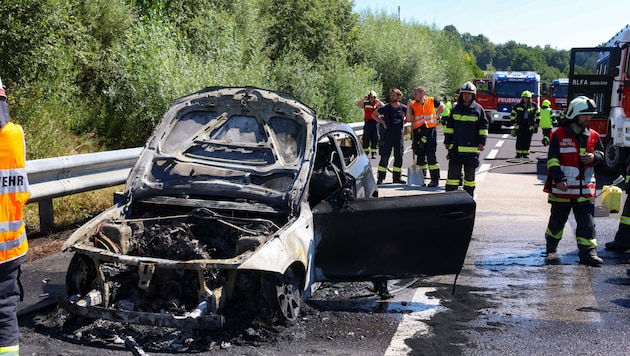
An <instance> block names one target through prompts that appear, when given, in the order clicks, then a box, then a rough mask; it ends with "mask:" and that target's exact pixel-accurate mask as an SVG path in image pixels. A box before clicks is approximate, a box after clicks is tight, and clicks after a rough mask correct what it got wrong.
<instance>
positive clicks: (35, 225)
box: [24, 185, 124, 235]
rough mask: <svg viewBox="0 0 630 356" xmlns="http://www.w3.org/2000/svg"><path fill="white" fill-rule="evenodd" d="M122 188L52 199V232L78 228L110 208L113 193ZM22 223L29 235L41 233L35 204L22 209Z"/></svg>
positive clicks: (37, 207) (121, 186) (122, 186)
mask: <svg viewBox="0 0 630 356" xmlns="http://www.w3.org/2000/svg"><path fill="white" fill-rule="evenodd" d="M123 188H124V185H117V186H114V187H109V188H103V189H98V190H93V191H90V192H85V193H79V194H73V195H68V196H64V197H60V198H55V199H53V210H54V217H55V218H54V224H55V226H54V228H53V232H55V231H61V230H69V229H74V228H77V227H79V226H80V225H81V224H83V223H84V222H86V221H87V220H89V219H91V218H92V217H94V216H96V215H98V214H99V213H101V212H102V211H103V210H105V209H107V208H109V207H110V206H112V205H113V197H114V193H115V192H118V191H122V190H123ZM24 222H25V223H26V229H27V232H28V234H29V235H36V234H41V233H42V231H41V227H40V224H39V206H38V204H37V203H31V204H27V205H26V207H25V208H24Z"/></svg>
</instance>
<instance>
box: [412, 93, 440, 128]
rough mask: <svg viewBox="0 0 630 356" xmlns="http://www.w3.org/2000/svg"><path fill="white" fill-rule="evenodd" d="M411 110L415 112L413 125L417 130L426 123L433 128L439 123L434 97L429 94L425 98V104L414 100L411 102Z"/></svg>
mask: <svg viewBox="0 0 630 356" xmlns="http://www.w3.org/2000/svg"><path fill="white" fill-rule="evenodd" d="M411 111H412V112H413V121H412V122H411V127H412V128H413V129H414V130H415V129H417V128H420V127H421V126H422V125H425V126H426V127H427V128H432V127H435V126H436V125H437V115H436V114H435V106H434V102H433V98H432V97H430V96H427V97H425V98H424V104H420V103H419V102H417V101H415V100H413V101H412V102H411Z"/></svg>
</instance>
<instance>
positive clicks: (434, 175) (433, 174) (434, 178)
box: [427, 169, 440, 187]
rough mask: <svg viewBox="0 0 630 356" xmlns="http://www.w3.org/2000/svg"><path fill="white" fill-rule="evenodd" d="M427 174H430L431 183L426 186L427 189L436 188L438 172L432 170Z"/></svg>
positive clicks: (437, 170) (438, 182) (438, 179)
mask: <svg viewBox="0 0 630 356" xmlns="http://www.w3.org/2000/svg"><path fill="white" fill-rule="evenodd" d="M429 173H430V174H431V182H430V183H429V184H427V187H437V186H438V185H439V184H440V170H439V169H433V170H430V171H429Z"/></svg>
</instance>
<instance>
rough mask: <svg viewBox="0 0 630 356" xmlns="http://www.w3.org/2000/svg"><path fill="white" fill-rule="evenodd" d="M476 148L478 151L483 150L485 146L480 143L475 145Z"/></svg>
mask: <svg viewBox="0 0 630 356" xmlns="http://www.w3.org/2000/svg"><path fill="white" fill-rule="evenodd" d="M477 149H478V150H479V152H481V151H483V150H484V149H485V146H484V145H482V144H479V145H477Z"/></svg>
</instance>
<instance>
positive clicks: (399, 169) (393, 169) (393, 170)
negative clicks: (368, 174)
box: [378, 167, 402, 172]
mask: <svg viewBox="0 0 630 356" xmlns="http://www.w3.org/2000/svg"><path fill="white" fill-rule="evenodd" d="M378 168H381V167H378ZM392 172H402V168H400V167H393V168H392Z"/></svg>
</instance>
